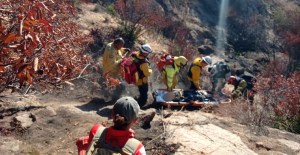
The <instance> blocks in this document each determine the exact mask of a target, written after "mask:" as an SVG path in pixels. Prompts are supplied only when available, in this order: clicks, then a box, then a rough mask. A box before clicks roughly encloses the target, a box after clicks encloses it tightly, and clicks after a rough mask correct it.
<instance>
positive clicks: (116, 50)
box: [103, 38, 129, 78]
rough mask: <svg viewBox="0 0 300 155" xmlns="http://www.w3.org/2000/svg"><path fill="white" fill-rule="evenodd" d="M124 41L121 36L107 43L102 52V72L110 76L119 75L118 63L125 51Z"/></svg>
mask: <svg viewBox="0 0 300 155" xmlns="http://www.w3.org/2000/svg"><path fill="white" fill-rule="evenodd" d="M124 44H125V41H124V40H123V39H122V38H117V39H115V40H114V41H113V42H111V43H108V44H107V45H106V47H105V50H104V53H103V73H104V75H109V76H110V77H112V78H119V77H120V72H119V70H120V63H121V61H122V58H123V56H124V55H125V54H126V52H129V51H128V49H127V48H124Z"/></svg>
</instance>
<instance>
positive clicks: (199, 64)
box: [188, 56, 212, 90]
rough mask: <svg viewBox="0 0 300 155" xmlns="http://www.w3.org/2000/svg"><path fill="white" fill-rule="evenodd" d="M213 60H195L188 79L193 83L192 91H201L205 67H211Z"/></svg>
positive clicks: (204, 58)
mask: <svg viewBox="0 0 300 155" xmlns="http://www.w3.org/2000/svg"><path fill="white" fill-rule="evenodd" d="M211 63H212V60H211V57H210V56H205V57H202V58H200V57H198V58H195V59H194V61H193V63H192V64H191V66H190V68H189V70H188V79H189V81H190V82H191V86H190V89H191V90H199V89H200V76H201V71H202V69H203V67H205V66H207V65H211Z"/></svg>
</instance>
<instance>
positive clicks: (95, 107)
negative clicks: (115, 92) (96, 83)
mask: <svg viewBox="0 0 300 155" xmlns="http://www.w3.org/2000/svg"><path fill="white" fill-rule="evenodd" d="M110 105H113V101H109V102H105V101H104V99H102V98H93V99H92V100H91V101H89V102H88V103H87V104H84V105H81V106H76V107H77V108H79V109H80V110H82V111H99V109H100V110H101V109H106V107H107V106H110ZM97 113H98V112H97Z"/></svg>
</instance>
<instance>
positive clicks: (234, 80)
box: [228, 76, 254, 103]
mask: <svg viewBox="0 0 300 155" xmlns="http://www.w3.org/2000/svg"><path fill="white" fill-rule="evenodd" d="M228 84H231V85H233V86H234V89H233V90H232V93H231V98H233V99H236V98H238V97H242V96H243V97H245V98H247V99H249V100H250V102H251V103H252V102H253V98H254V94H253V93H254V92H253V91H252V90H251V89H249V90H248V89H247V86H248V83H247V81H246V80H245V79H243V78H240V77H237V76H230V77H229V79H228Z"/></svg>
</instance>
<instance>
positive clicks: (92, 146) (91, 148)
mask: <svg viewBox="0 0 300 155" xmlns="http://www.w3.org/2000/svg"><path fill="white" fill-rule="evenodd" d="M106 132H107V128H106V127H104V126H100V127H99V128H98V130H97V132H96V134H95V136H94V137H93V140H92V142H91V144H90V146H89V147H88V149H87V152H86V154H87V155H92V152H93V151H94V150H95V143H96V142H97V141H98V140H99V139H101V138H102V139H104V138H105V135H106ZM102 133H104V134H102Z"/></svg>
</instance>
